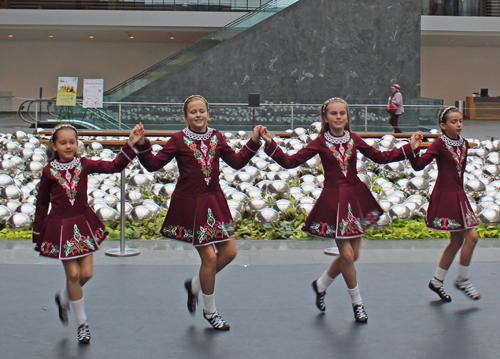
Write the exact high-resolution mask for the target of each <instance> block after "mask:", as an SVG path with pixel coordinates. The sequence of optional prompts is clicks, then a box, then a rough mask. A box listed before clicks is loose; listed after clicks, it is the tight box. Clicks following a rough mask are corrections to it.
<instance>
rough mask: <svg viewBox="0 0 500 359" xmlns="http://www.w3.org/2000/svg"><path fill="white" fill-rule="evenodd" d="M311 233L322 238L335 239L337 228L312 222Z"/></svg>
mask: <svg viewBox="0 0 500 359" xmlns="http://www.w3.org/2000/svg"><path fill="white" fill-rule="evenodd" d="M309 228H310V230H311V233H313V234H316V235H318V236H322V237H331V238H335V226H333V225H330V224H328V223H323V222H312V224H311V227H309Z"/></svg>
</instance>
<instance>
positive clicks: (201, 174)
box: [136, 128, 260, 246]
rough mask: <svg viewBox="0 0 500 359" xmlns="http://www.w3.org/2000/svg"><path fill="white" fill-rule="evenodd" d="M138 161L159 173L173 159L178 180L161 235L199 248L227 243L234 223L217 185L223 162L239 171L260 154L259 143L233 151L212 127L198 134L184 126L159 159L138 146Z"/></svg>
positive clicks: (158, 155) (250, 143) (250, 141)
mask: <svg viewBox="0 0 500 359" xmlns="http://www.w3.org/2000/svg"><path fill="white" fill-rule="evenodd" d="M136 147H137V149H138V152H139V155H138V156H139V159H140V161H141V163H142V164H143V166H144V167H145V168H146V169H147V170H148V171H150V172H152V171H157V170H159V169H160V168H162V167H163V166H165V165H166V164H167V163H168V162H170V161H171V160H172V159H173V158H174V157H175V158H176V159H177V165H178V167H179V178H178V181H177V185H176V187H175V190H174V193H173V194H172V198H171V201H170V208H169V211H168V213H167V217H166V218H165V221H164V222H163V226H162V228H161V232H160V234H161V235H162V236H163V237H165V238H169V239H176V240H179V241H183V242H189V243H192V244H193V245H195V246H202V245H207V244H210V243H215V242H221V241H226V240H228V239H229V238H230V237H231V235H232V233H233V226H232V223H233V219H232V217H231V212H230V210H229V207H228V205H227V201H226V198H225V196H224V193H223V192H222V190H221V188H220V184H219V160H220V159H221V158H222V159H223V160H224V161H225V162H226V163H227V164H228V165H229V166H231V167H233V168H235V169H240V168H242V167H243V166H245V165H246V164H247V163H248V161H249V160H250V158H252V156H253V155H254V154H255V152H257V150H258V149H259V147H260V144H257V143H255V142H254V141H253V140H251V139H250V140H249V141H248V142H247V143H246V145H245V146H244V147H243V148H242V149H241V150H240V151H239V152H237V153H236V152H234V151H233V149H231V147H229V145H228V144H227V143H226V140H225V139H224V137H223V136H222V134H221V133H220V132H219V131H217V130H214V129H212V128H208V130H207V132H205V133H203V134H200V133H196V132H193V131H191V130H190V129H189V128H185V129H184V130H183V131H180V132H177V133H175V134H174V135H173V136H172V137H171V138H170V140H169V141H168V142H167V143H166V144H165V146H164V147H163V149H162V150H161V151H160V152H158V154H157V155H156V156H154V155H153V154H152V153H151V144H150V143H149V142H148V141H147V143H146V144H145V145H142V146H136Z"/></svg>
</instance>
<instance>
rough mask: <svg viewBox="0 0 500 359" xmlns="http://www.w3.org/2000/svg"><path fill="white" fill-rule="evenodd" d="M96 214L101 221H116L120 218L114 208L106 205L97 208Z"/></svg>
mask: <svg viewBox="0 0 500 359" xmlns="http://www.w3.org/2000/svg"><path fill="white" fill-rule="evenodd" d="M96 214H97V217H99V219H100V220H101V221H103V222H117V221H118V220H119V219H120V213H119V212H118V211H117V210H116V209H114V208H111V207H108V206H104V207H101V208H99V209H98V210H97V211H96Z"/></svg>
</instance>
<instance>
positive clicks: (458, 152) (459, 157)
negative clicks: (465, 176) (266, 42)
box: [440, 134, 467, 177]
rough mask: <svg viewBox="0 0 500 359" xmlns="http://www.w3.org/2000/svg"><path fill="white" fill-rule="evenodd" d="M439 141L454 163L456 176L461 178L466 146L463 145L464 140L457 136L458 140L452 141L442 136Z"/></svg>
mask: <svg viewBox="0 0 500 359" xmlns="http://www.w3.org/2000/svg"><path fill="white" fill-rule="evenodd" d="M440 138H441V140H443V142H444V144H445V146H446V149H447V150H448V151H449V152H450V154H451V156H452V157H453V160H454V161H455V163H456V169H457V172H458V176H459V177H461V176H462V167H463V165H464V163H465V155H466V151H467V145H466V144H465V142H464V140H463V138H462V137H460V136H458V139H456V140H453V139H451V138H449V137H448V136H446V135H445V134H443V135H442V136H441V137H440Z"/></svg>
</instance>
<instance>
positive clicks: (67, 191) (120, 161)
mask: <svg viewBox="0 0 500 359" xmlns="http://www.w3.org/2000/svg"><path fill="white" fill-rule="evenodd" d="M142 136H143V134H142V129H141V127H140V126H139V125H137V126H136V127H134V129H133V130H132V132H130V137H129V140H128V143H127V144H125V146H123V149H122V150H121V152H120V153H119V154H118V156H116V158H115V159H114V160H113V161H111V162H110V161H94V160H90V159H88V158H84V157H79V156H78V153H77V150H78V132H77V130H76V128H74V127H73V126H71V125H66V124H61V125H58V126H56V127H55V128H54V131H53V132H52V137H51V138H50V141H49V145H48V147H47V155H48V157H49V164H48V165H47V166H45V167H44V169H43V174H42V177H41V180H40V185H39V188H38V195H37V202H36V213H35V221H34V223H33V242H34V243H35V250H36V251H38V252H40V255H41V256H43V257H48V258H58V259H61V260H62V264H63V266H64V271H65V273H66V288H64V289H63V290H61V291H60V292H58V293H56V296H55V299H56V303H57V306H58V309H59V318H60V319H61V321H62V323H63V324H64V325H67V324H68V320H69V318H68V311H69V308H70V303H71V306H72V307H73V310H74V311H75V314H76V318H77V321H78V341H79V342H80V343H84V344H86V343H89V341H90V330H89V326H88V322H87V316H86V314H85V309H84V305H83V290H82V287H83V285H84V284H85V283H86V282H87V281H88V280H89V279H90V278H91V277H92V274H93V270H94V268H93V258H92V253H93V252H95V251H96V250H98V249H99V246H100V244H101V242H102V241H103V240H104V239H105V238H106V236H107V234H108V233H107V231H106V227H105V226H104V225H103V224H102V222H101V221H100V220H99V218H98V217H97V215H96V214H95V213H94V211H92V209H91V208H90V207H89V204H88V200H87V177H88V174H89V173H92V172H99V173H113V172H119V171H121V170H122V169H124V168H125V167H126V166H127V164H128V163H129V162H130V161H131V160H132V159H133V158H134V157H135V155H136V154H135V151H134V150H133V148H132V146H134V144H135V143H136V142H137V141H138V140H139V138H141V137H142ZM50 205H51V207H50V212H49V206H50Z"/></svg>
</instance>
